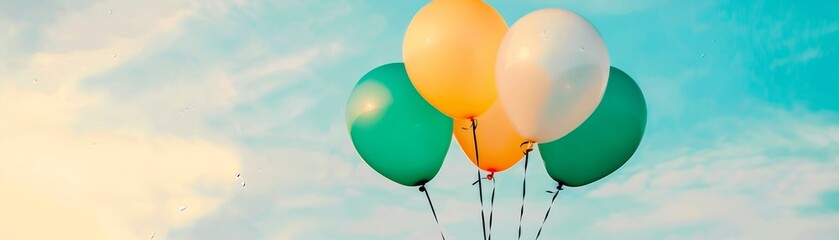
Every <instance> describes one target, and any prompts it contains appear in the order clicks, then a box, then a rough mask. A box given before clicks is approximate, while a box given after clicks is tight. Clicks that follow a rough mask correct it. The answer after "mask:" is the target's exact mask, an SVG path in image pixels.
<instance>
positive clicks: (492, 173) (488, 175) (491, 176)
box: [487, 172, 495, 181]
mask: <svg viewBox="0 0 839 240" xmlns="http://www.w3.org/2000/svg"><path fill="white" fill-rule="evenodd" d="M494 177H495V172H490V173H489V174H487V180H490V181H492V178H494Z"/></svg>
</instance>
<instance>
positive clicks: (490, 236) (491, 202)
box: [487, 173, 495, 240]
mask: <svg viewBox="0 0 839 240" xmlns="http://www.w3.org/2000/svg"><path fill="white" fill-rule="evenodd" d="M494 175H495V174H493V173H490V174H489V176H487V178H488V179H491V181H492V197H490V200H489V234H487V240H492V212H493V208H494V207H495V177H494Z"/></svg>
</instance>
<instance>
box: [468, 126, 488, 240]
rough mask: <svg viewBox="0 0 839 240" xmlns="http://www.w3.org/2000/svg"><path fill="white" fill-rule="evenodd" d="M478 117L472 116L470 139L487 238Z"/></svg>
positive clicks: (484, 234) (482, 225)
mask: <svg viewBox="0 0 839 240" xmlns="http://www.w3.org/2000/svg"><path fill="white" fill-rule="evenodd" d="M477 129H478V119H475V118H472V141H474V142H475V163H476V165H478V198H479V200H480V201H481V227H482V229H483V236H482V237H483V239H484V240H487V225H486V215H485V213H484V189H483V186H482V184H481V168H480V166H481V158H479V157H478V135H477V133H475V132H476V130H477Z"/></svg>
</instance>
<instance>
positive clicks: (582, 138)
mask: <svg viewBox="0 0 839 240" xmlns="http://www.w3.org/2000/svg"><path fill="white" fill-rule="evenodd" d="M646 125H647V104H646V102H645V101H644V94H642V93H641V88H639V87H638V84H636V83H635V81H633V80H632V78H631V77H629V75H627V74H626V73H624V72H623V71H621V70H620V69H617V68H615V67H612V68H611V69H610V70H609V81H608V83H607V85H606V93H605V94H604V95H603V100H601V102H600V105H598V106H597V109H595V110H594V112H593V113H592V114H591V116H589V118H588V119H586V121H585V122H583V124H582V125H580V126H579V127H577V128H576V129H574V131H571V132H570V133H568V135H565V136H564V137H562V138H560V139H558V140H556V141H553V142H549V143H544V144H539V152H540V153H541V155H542V160H543V161H544V162H545V169H546V170H547V171H548V175H550V176H551V178H553V179H554V180H556V181H557V182H559V183H561V184H563V185H566V186H571V187H579V186H583V185H586V184H589V183H592V182H595V181H597V180H600V179H601V178H604V177H606V176H607V175H609V174H611V173H612V172H614V171H615V170H617V169H618V168H620V167H621V166H622V165H623V164H624V163H626V161H627V160H629V158H630V157H632V154H634V153H635V150H636V149H638V145H639V144H640V143H641V138H642V137H643V136H644V128H645V127H646Z"/></svg>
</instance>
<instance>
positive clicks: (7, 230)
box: [0, 1, 240, 239]
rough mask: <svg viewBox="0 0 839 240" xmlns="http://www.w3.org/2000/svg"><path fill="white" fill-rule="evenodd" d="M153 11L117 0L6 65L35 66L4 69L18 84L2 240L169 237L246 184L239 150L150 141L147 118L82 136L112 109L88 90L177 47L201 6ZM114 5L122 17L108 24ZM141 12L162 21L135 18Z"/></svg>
mask: <svg viewBox="0 0 839 240" xmlns="http://www.w3.org/2000/svg"><path fill="white" fill-rule="evenodd" d="M146 4H148V5H147V6H155V7H154V8H155V9H143V8H136V6H134V7H132V6H127V5H125V4H115V3H109V2H100V3H97V4H93V5H89V6H85V7H82V8H81V9H72V10H73V11H68V13H67V14H63V15H60V16H59V20H58V21H55V23H54V24H53V25H50V26H47V27H46V28H47V30H46V32H47V34H46V35H47V36H49V37H48V39H45V41H46V42H47V44H45V45H46V46H48V47H46V48H45V49H41V50H40V51H38V52H37V53H35V54H34V55H32V56H31V57H28V58H23V59H5V60H0V61H2V62H3V63H6V64H10V63H22V65H24V66H25V67H23V68H14V69H11V68H0V77H2V78H3V80H15V81H3V82H0V201H2V203H3V204H0V216H3V217H2V218H0V239H149V238H151V237H152V235H154V239H166V235H167V231H169V230H171V229H174V228H177V227H181V226H185V225H188V224H190V223H192V222H194V221H195V220H196V219H198V218H200V217H202V216H204V215H206V214H207V213H209V212H212V211H213V210H214V209H215V208H216V207H218V206H219V205H220V204H221V203H223V202H224V201H226V200H227V199H229V198H230V197H231V196H232V194H233V191H234V189H235V188H237V187H240V186H238V182H236V180H235V175H236V174H237V171H239V170H240V161H239V159H240V157H239V155H238V153H237V152H236V151H235V150H234V148H233V147H231V146H227V145H225V144H223V143H218V142H213V141H211V140H207V139H201V138H197V137H179V136H172V135H164V134H155V133H151V132H153V131H150V130H149V129H145V128H144V126H147V125H148V124H147V123H145V122H144V121H145V120H144V119H135V120H134V122H126V123H120V124H119V126H117V127H99V126H96V125H95V124H94V125H93V126H92V127H91V126H88V127H80V126H82V125H84V124H88V123H96V122H99V121H101V120H98V119H97V118H98V116H95V115H92V114H88V113H87V112H85V111H86V110H90V109H98V108H101V107H102V106H105V105H106V104H108V101H109V99H107V97H104V96H98V95H96V94H91V93H89V92H83V90H81V87H80V82H81V81H82V80H83V79H84V78H86V77H89V76H92V75H95V74H97V73H101V72H104V71H107V70H109V69H112V68H114V67H117V66H119V65H120V64H123V63H125V62H126V60H127V59H131V58H132V57H136V56H138V55H140V54H141V53H142V51H143V49H145V48H149V47H150V46H149V45H148V43H149V42H153V41H160V40H161V39H166V38H167V37H168V36H170V35H171V34H173V33H175V32H176V30H177V27H178V25H179V23H180V21H181V20H182V19H183V18H184V17H185V16H188V15H190V13H191V12H192V11H194V10H195V7H196V5H195V4H191V3H190V2H178V3H172V4H166V3H163V1H159V2H157V1H156V2H155V3H146ZM146 4H144V5H146ZM106 6H110V7H115V8H117V10H115V11H118V12H119V13H120V14H123V15H122V16H123V17H119V18H114V17H111V18H109V19H104V18H107V16H105V15H104V12H105V11H104V10H103V9H104V8H105V7H106ZM132 10H134V11H132ZM140 10H144V11H143V12H151V14H152V15H154V16H151V15H148V14H146V13H142V14H146V15H147V16H146V15H144V16H145V17H143V18H134V17H125V16H131V14H132V13H134V14H140V13H139V12H140ZM145 10H155V11H145ZM100 12H101V13H103V14H96V13H100ZM85 16H87V17H85ZM93 25H96V26H98V27H101V28H99V29H89V28H91V26H93ZM108 26H115V27H112V28H109V27H108ZM85 29H87V30H85ZM14 30H15V29H14V28H10V31H8V32H7V33H2V34H10V35H11V37H14V34H16V33H15V31H14ZM2 34H0V36H3V35H2ZM5 37H8V36H5ZM117 53H118V54H117ZM115 56H116V57H115ZM36 79H37V80H36ZM17 80H20V81H17ZM125 111H126V112H127V113H129V114H130V113H131V111H132V110H125ZM119 114H123V113H119ZM134 114H137V115H139V113H134ZM134 114H132V115H134ZM88 125H90V124H88ZM181 207H186V209H184V210H183V211H179V209H180V208H181Z"/></svg>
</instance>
